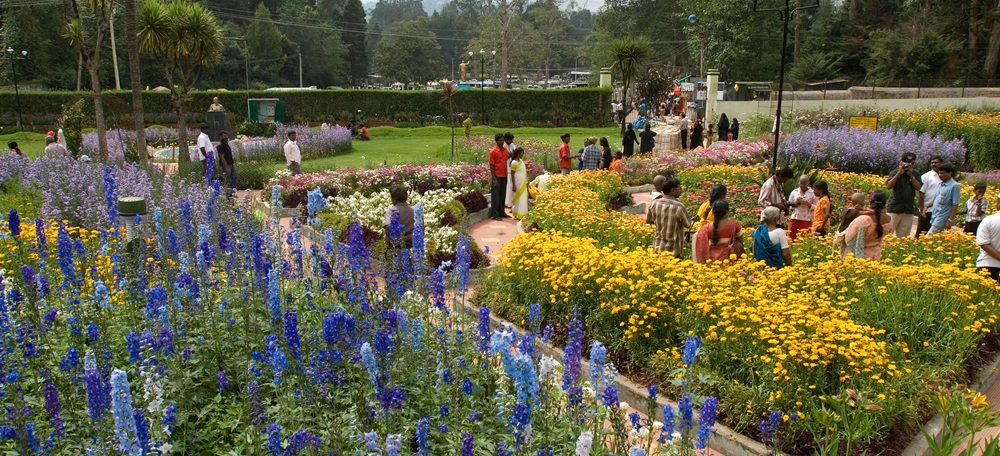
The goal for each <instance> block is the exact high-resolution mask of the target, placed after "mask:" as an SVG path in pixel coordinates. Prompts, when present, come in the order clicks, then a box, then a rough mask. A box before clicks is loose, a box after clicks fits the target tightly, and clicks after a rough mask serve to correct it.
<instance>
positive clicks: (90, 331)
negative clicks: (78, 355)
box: [87, 322, 100, 345]
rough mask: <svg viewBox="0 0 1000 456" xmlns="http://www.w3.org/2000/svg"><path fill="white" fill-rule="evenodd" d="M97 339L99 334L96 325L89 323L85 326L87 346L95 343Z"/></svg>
mask: <svg viewBox="0 0 1000 456" xmlns="http://www.w3.org/2000/svg"><path fill="white" fill-rule="evenodd" d="M98 338H100V332H99V330H98V328H97V323H94V322H90V324H89V325H87V344H88V345H89V344H93V343H94V342H97V340H98Z"/></svg>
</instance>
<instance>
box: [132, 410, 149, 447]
mask: <svg viewBox="0 0 1000 456" xmlns="http://www.w3.org/2000/svg"><path fill="white" fill-rule="evenodd" d="M135 438H136V440H138V441H139V448H140V449H142V454H149V420H147V419H146V412H143V411H142V409H141V408H137V409H135Z"/></svg>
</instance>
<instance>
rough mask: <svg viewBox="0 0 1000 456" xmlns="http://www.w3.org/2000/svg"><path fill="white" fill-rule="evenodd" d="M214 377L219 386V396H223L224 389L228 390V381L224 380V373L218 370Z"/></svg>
mask: <svg viewBox="0 0 1000 456" xmlns="http://www.w3.org/2000/svg"><path fill="white" fill-rule="evenodd" d="M215 377H216V379H217V380H218V384H219V394H223V393H224V392H225V391H226V388H229V379H228V378H226V371H225V370H223V369H219V372H218V373H217V374H215Z"/></svg>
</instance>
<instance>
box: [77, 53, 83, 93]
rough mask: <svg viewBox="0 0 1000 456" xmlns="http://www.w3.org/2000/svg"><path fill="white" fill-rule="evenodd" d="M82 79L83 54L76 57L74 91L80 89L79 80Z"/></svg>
mask: <svg viewBox="0 0 1000 456" xmlns="http://www.w3.org/2000/svg"><path fill="white" fill-rule="evenodd" d="M82 80H83V54H80V55H78V56H77V57H76V91H77V92H79V91H80V82H81V81H82Z"/></svg>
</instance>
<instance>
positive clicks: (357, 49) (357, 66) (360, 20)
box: [340, 0, 368, 87]
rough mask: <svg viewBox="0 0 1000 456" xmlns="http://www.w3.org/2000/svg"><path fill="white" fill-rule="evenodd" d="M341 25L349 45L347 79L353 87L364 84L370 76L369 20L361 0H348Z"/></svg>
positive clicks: (343, 36)
mask: <svg viewBox="0 0 1000 456" xmlns="http://www.w3.org/2000/svg"><path fill="white" fill-rule="evenodd" d="M340 26H341V27H342V28H344V29H345V31H346V33H344V34H343V35H341V38H342V40H343V41H344V45H345V46H347V67H348V68H347V79H348V81H349V82H350V84H351V86H352V87H358V86H361V85H362V84H364V81H365V77H366V76H368V50H367V49H366V43H365V34H364V32H365V31H366V29H367V28H368V22H366V21H365V8H364V6H363V5H362V4H361V0H347V4H346V5H344V12H343V14H342V15H341V17H340Z"/></svg>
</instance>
